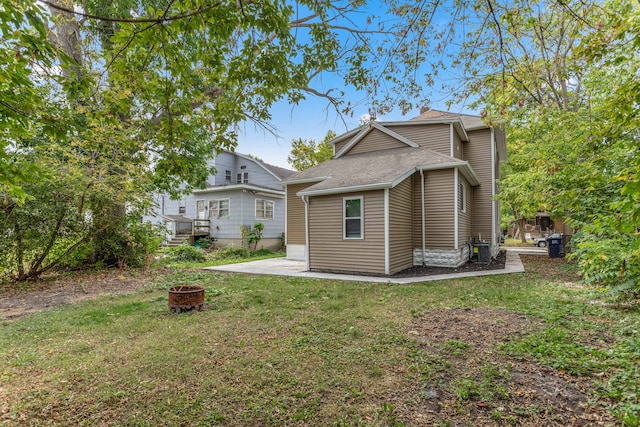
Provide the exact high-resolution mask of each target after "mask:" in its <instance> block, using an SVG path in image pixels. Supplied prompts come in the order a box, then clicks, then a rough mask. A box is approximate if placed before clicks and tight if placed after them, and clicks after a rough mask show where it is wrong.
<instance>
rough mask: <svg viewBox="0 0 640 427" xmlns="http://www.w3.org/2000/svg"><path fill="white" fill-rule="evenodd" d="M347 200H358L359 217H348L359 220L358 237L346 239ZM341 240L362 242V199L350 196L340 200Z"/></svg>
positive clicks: (361, 197)
mask: <svg viewBox="0 0 640 427" xmlns="http://www.w3.org/2000/svg"><path fill="white" fill-rule="evenodd" d="M347 200H360V216H359V217H349V218H351V219H360V237H347V206H346V205H347ZM342 239H343V240H364V197H363V196H351V197H343V198H342Z"/></svg>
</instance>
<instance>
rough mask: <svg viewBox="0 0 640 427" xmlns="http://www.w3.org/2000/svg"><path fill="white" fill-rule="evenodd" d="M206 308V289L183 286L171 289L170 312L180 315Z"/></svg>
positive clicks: (195, 286)
mask: <svg viewBox="0 0 640 427" xmlns="http://www.w3.org/2000/svg"><path fill="white" fill-rule="evenodd" d="M203 307H204V288H203V287H202V286H197V285H181V286H174V287H172V288H169V310H171V311H173V312H176V313H180V312H181V311H187V310H192V309H194V308H195V309H196V311H201V310H202V308H203Z"/></svg>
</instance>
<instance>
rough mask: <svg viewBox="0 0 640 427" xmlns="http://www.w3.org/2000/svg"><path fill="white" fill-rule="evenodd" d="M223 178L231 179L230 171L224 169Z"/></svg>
mask: <svg viewBox="0 0 640 427" xmlns="http://www.w3.org/2000/svg"><path fill="white" fill-rule="evenodd" d="M224 180H225V181H231V171H227V170H226V171H224Z"/></svg>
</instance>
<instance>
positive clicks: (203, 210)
mask: <svg viewBox="0 0 640 427" xmlns="http://www.w3.org/2000/svg"><path fill="white" fill-rule="evenodd" d="M196 218H197V219H207V202H206V201H205V200H196Z"/></svg>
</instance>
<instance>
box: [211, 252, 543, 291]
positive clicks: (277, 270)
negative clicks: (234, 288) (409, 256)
mask: <svg viewBox="0 0 640 427" xmlns="http://www.w3.org/2000/svg"><path fill="white" fill-rule="evenodd" d="M506 249H507V259H506V263H505V268H504V269H500V270H486V271H473V272H467V273H451V274H439V275H434V276H419V277H397V278H395V277H377V276H360V275H355V274H336V273H319V272H313V271H306V266H305V263H304V261H292V260H289V259H286V258H269V259H263V260H259V261H250V262H243V263H239V264H227V265H219V266H216V267H206V268H205V269H206V270H215V271H225V272H229V273H248V274H271V275H273V276H291V277H305V278H315V279H329V280H345V281H353V282H373V283H394V284H407V283H417V282H433V281H436V280H445V279H458V278H462V277H479V276H490V275H496V274H510V273H523V272H524V266H523V265H522V261H520V256H519V255H520V253H531V254H539V255H544V254H545V253H546V251H545V250H540V249H538V248H531V249H529V248H506Z"/></svg>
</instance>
